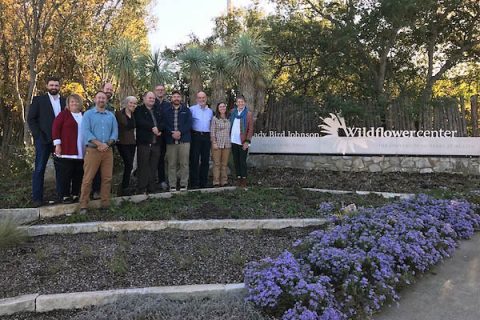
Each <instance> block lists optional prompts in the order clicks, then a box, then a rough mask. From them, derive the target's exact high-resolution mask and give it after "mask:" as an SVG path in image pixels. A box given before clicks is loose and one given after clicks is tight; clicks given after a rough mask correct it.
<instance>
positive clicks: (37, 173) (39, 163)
mask: <svg viewBox="0 0 480 320" xmlns="http://www.w3.org/2000/svg"><path fill="white" fill-rule="evenodd" d="M34 145H35V169H34V170H33V175H32V200H33V201H35V202H37V201H38V202H43V184H44V178H45V169H46V167H47V162H48V158H49V157H50V155H51V154H52V151H53V146H52V144H51V143H48V144H45V143H42V141H41V140H40V139H35V142H34ZM59 173H60V170H55V174H56V179H55V189H56V191H57V194H60V193H61V183H60V181H61V179H60V178H59Z"/></svg>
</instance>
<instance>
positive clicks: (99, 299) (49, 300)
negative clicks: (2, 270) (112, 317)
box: [0, 283, 245, 315]
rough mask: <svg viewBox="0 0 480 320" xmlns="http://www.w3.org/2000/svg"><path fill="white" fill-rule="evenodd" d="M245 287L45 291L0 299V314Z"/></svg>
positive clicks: (207, 293) (180, 296) (187, 296)
mask: <svg viewBox="0 0 480 320" xmlns="http://www.w3.org/2000/svg"><path fill="white" fill-rule="evenodd" d="M244 290H245V285H244V284H243V283H234V284H202V285H186V286H166V287H148V288H133V289H116V290H105V291H90V292H73V293H60V294H46V295H43V294H30V295H23V296H18V297H13V298H6V299H0V315H9V314H14V313H18V312H48V311H53V310H61V309H63V310H68V309H81V308H85V307H89V306H100V305H104V304H107V303H112V302H115V301H117V300H119V299H121V298H126V297H134V296H141V295H162V296H165V297H167V298H172V299H179V300H185V299H190V298H195V297H207V296H218V295H223V294H226V293H230V294H241V293H243V292H244Z"/></svg>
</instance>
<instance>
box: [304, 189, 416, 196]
mask: <svg viewBox="0 0 480 320" xmlns="http://www.w3.org/2000/svg"><path fill="white" fill-rule="evenodd" d="M303 190H307V191H313V192H323V193H331V194H358V195H361V196H366V195H369V194H376V195H379V196H382V197H384V198H385V199H391V198H400V199H411V198H413V197H415V193H396V192H380V191H360V190H358V191H343V190H329V189H316V188H303Z"/></svg>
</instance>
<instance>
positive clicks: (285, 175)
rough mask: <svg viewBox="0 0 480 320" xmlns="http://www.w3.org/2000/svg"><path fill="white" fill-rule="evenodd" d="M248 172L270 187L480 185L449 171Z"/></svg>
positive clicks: (456, 188) (415, 189)
mask: <svg viewBox="0 0 480 320" xmlns="http://www.w3.org/2000/svg"><path fill="white" fill-rule="evenodd" d="M249 175H250V178H249V180H250V183H251V184H253V185H262V186H269V187H304V188H305V187H308V188H322V189H336V190H366V191H386V192H404V193H421V192H428V191H431V190H446V191H450V192H465V191H469V190H474V189H479V188H480V176H474V175H462V174H448V173H428V174H420V173H405V172H392V173H369V172H337V171H326V170H301V169H288V168H281V169H278V168H270V169H262V170H257V169H251V170H250V171H249Z"/></svg>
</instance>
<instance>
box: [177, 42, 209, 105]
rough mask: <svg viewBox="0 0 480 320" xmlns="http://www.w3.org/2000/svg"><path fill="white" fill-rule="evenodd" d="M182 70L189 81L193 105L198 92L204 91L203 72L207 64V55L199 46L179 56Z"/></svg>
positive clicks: (189, 91)
mask: <svg viewBox="0 0 480 320" xmlns="http://www.w3.org/2000/svg"><path fill="white" fill-rule="evenodd" d="M178 59H179V60H180V62H181V66H182V69H183V70H184V72H185V73H186V74H187V79H188V80H189V82H190V83H189V87H188V93H189V101H190V104H193V103H194V101H195V95H196V94H197V92H199V91H202V90H203V72H204V70H205V65H206V62H207V53H206V52H205V51H204V50H203V49H202V48H200V47H199V46H191V47H188V48H186V49H185V51H183V52H181V53H180V54H179V55H178Z"/></svg>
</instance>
